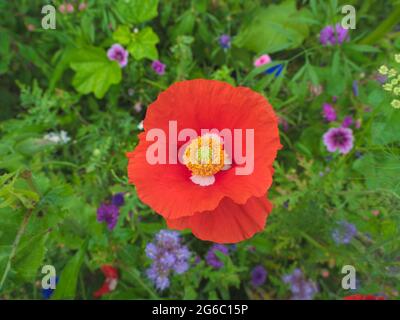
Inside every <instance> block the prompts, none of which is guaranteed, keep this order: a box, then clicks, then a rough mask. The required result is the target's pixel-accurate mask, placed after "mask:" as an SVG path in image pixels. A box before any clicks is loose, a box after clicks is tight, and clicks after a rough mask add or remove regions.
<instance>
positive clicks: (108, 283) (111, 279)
mask: <svg viewBox="0 0 400 320" xmlns="http://www.w3.org/2000/svg"><path fill="white" fill-rule="evenodd" d="M101 271H102V272H103V274H104V276H105V280H104V283H103V285H102V287H101V288H100V289H99V290H97V291H96V292H95V293H94V294H93V296H94V297H95V298H100V297H101V296H103V295H105V294H107V293H109V292H111V291H113V290H115V288H116V286H117V284H118V271H117V269H115V268H114V267H113V266H110V265H104V266H102V267H101Z"/></svg>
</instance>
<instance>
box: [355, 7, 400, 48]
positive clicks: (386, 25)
mask: <svg viewBox="0 0 400 320" xmlns="http://www.w3.org/2000/svg"><path fill="white" fill-rule="evenodd" d="M399 20H400V5H396V6H394V8H393V12H392V14H391V15H390V16H389V17H387V19H385V20H384V21H382V23H381V24H380V25H379V26H378V27H377V28H376V29H375V31H373V32H372V33H370V34H369V35H368V36H366V37H365V38H364V39H362V40H361V41H360V44H374V43H376V42H377V41H378V40H379V39H381V38H382V37H383V36H384V35H385V34H386V33H388V32H389V31H390V30H392V29H393V27H394V26H395V25H396V24H397V23H398V21H399Z"/></svg>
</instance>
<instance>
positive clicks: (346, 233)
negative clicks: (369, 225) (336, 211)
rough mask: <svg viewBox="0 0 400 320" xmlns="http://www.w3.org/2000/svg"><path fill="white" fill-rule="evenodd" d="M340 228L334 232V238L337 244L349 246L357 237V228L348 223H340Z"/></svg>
mask: <svg viewBox="0 0 400 320" xmlns="http://www.w3.org/2000/svg"><path fill="white" fill-rule="evenodd" d="M338 225H339V226H338V228H336V229H335V230H333V231H332V238H333V240H334V241H335V242H336V243H337V244H349V243H350V242H351V240H352V239H353V238H354V237H355V236H356V235H357V228H356V226H355V225H354V224H352V223H349V222H347V221H339V222H338Z"/></svg>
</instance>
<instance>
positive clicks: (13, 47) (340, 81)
mask: <svg viewBox="0 0 400 320" xmlns="http://www.w3.org/2000/svg"><path fill="white" fill-rule="evenodd" d="M47 3H49V4H52V5H54V6H55V7H56V9H57V16H56V17H57V27H56V29H55V30H43V29H42V28H41V19H42V17H43V15H41V14H40V10H41V7H42V6H43V5H44V4H47ZM344 4H350V5H353V6H354V7H355V8H356V21H357V27H356V29H354V30H345V29H342V28H341V27H340V24H339V25H338V23H340V21H341V19H342V18H343V14H342V13H341V7H342V6H343V5H344ZM0 21H1V24H0V99H1V113H0V121H1V122H0V132H1V140H0V221H1V224H0V298H3V299H20V298H33V299H43V298H45V299H48V298H52V299H74V298H75V299H92V298H93V297H96V298H99V297H101V298H103V299H147V298H177V299H195V298H200V299H219V298H224V299H229V298H249V299H290V298H293V299H312V298H314V299H342V298H343V297H344V296H346V295H350V294H352V293H368V294H380V295H384V296H385V297H387V298H390V299H396V298H398V291H399V290H400V281H399V280H400V254H399V252H400V241H399V228H400V215H399V212H400V184H399V176H400V161H399V159H400V152H399V146H400V144H399V142H400V130H398V128H399V123H400V110H399V109H396V107H395V106H393V105H391V102H392V100H393V99H394V98H395V97H393V95H396V92H392V93H389V92H388V91H393V90H392V89H393V88H392V89H391V90H387V91H385V90H386V89H384V88H385V87H384V88H382V87H381V86H382V84H383V85H385V84H387V83H388V77H389V75H388V73H389V69H390V67H389V68H388V70H386V71H385V70H384V69H381V66H382V65H388V66H390V65H393V64H396V63H398V62H396V59H395V58H394V55H395V54H396V53H398V52H399V49H400V33H399V30H400V29H399V25H398V23H399V21H400V3H399V2H398V1H389V0H386V1H383V2H380V3H379V4H377V2H376V1H372V0H370V1H366V0H363V1H361V0H347V1H336V0H330V1H322V0H309V1H306V0H304V1H294V0H286V1H261V0H257V1H242V0H193V1H181V0H169V1H158V0H146V1H143V0H116V1H115V0H96V1H94V0H88V1H73V0H70V1H41V0H20V1H2V2H0ZM116 43H118V44H120V45H121V48H118V50H119V52H117V51H115V50H116V49H114V51H113V52H110V51H109V49H110V48H111V46H112V45H114V44H116ZM107 52H108V55H107ZM110 57H111V58H110ZM124 59H125V60H126V59H127V61H125V60H124ZM396 68H397V67H396ZM378 69H379V72H378ZM397 70H398V68H397ZM396 77H397V73H396V74H395V75H393V76H390V79H389V80H390V81H392V80H393V79H394V78H396ZM193 78H209V79H216V80H221V81H226V82H228V83H231V84H233V85H243V86H248V87H250V88H252V89H253V90H256V91H258V92H260V93H261V94H263V95H265V96H266V97H267V98H268V99H269V101H270V102H271V104H272V105H273V106H274V108H275V110H276V112H277V114H278V115H279V119H280V128H281V141H282V143H283V145H284V148H283V150H282V151H281V152H280V153H279V156H278V160H277V162H276V164H275V183H274V185H273V188H272V190H271V195H270V197H271V199H272V200H273V203H274V210H273V212H272V214H271V216H270V217H269V221H268V225H267V228H266V229H265V231H264V232H262V233H260V234H258V235H256V236H255V237H254V238H252V239H251V240H248V241H245V242H242V243H239V244H237V245H227V246H223V245H217V246H215V245H212V244H211V243H206V242H202V241H200V240H197V239H196V238H194V237H193V236H192V235H191V234H190V233H187V232H182V233H180V234H177V233H173V232H172V233H171V232H166V231H161V230H163V229H166V226H165V225H164V224H163V222H162V219H161V218H159V217H158V216H157V215H156V214H154V213H153V212H152V211H151V210H150V209H149V208H148V207H146V206H145V205H144V204H142V203H141V202H140V201H139V200H138V198H137V196H136V193H135V189H134V187H133V186H131V185H128V183H127V177H126V165H127V160H126V158H125V152H126V151H130V150H132V149H133V148H134V146H135V144H136V142H137V138H136V136H137V134H138V133H139V132H140V131H141V129H142V126H141V121H142V119H143V117H144V115H145V112H146V108H147V106H148V105H149V104H150V103H151V102H152V101H154V100H155V99H156V97H157V95H158V94H159V93H160V92H161V91H162V90H164V89H166V88H167V87H168V86H169V85H170V84H172V83H174V82H175V81H178V80H183V79H193ZM392 78H393V79H392ZM392 85H393V86H396V85H397V84H392ZM386 88H388V87H387V86H386ZM332 128H338V129H339V130H336V131H331V130H332ZM327 132H330V134H331V135H333V134H335V135H336V136H334V137H338V136H339V137H341V139H344V140H343V141H346V143H347V144H346V145H340V144H333V145H332V141H329V140H328V138H327V139H325V138H324V139H323V136H324V135H325V133H327ZM332 139H333V138H332ZM346 139H347V140H346ZM332 150H337V151H335V152H331V151H332ZM341 150H342V151H343V150H345V152H341ZM165 248H167V249H165ZM177 262H179V263H180V267H176V266H175V264H176V263H177ZM45 264H50V265H54V266H55V268H56V270H57V288H56V290H54V291H52V290H50V291H48V290H47V291H42V287H41V279H42V277H43V275H42V274H41V272H40V270H41V268H42V266H43V265H45ZM344 265H353V266H355V268H356V270H357V289H355V290H352V291H351V292H350V293H349V291H347V290H344V289H342V288H341V279H342V277H343V274H342V273H341V269H342V267H343V266H344ZM99 288H101V289H100V290H99Z"/></svg>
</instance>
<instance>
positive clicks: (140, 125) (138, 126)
mask: <svg viewBox="0 0 400 320" xmlns="http://www.w3.org/2000/svg"><path fill="white" fill-rule="evenodd" d="M137 128H138V129H139V130H143V120H142V121H140V122H139V124H138V125H137Z"/></svg>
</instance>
